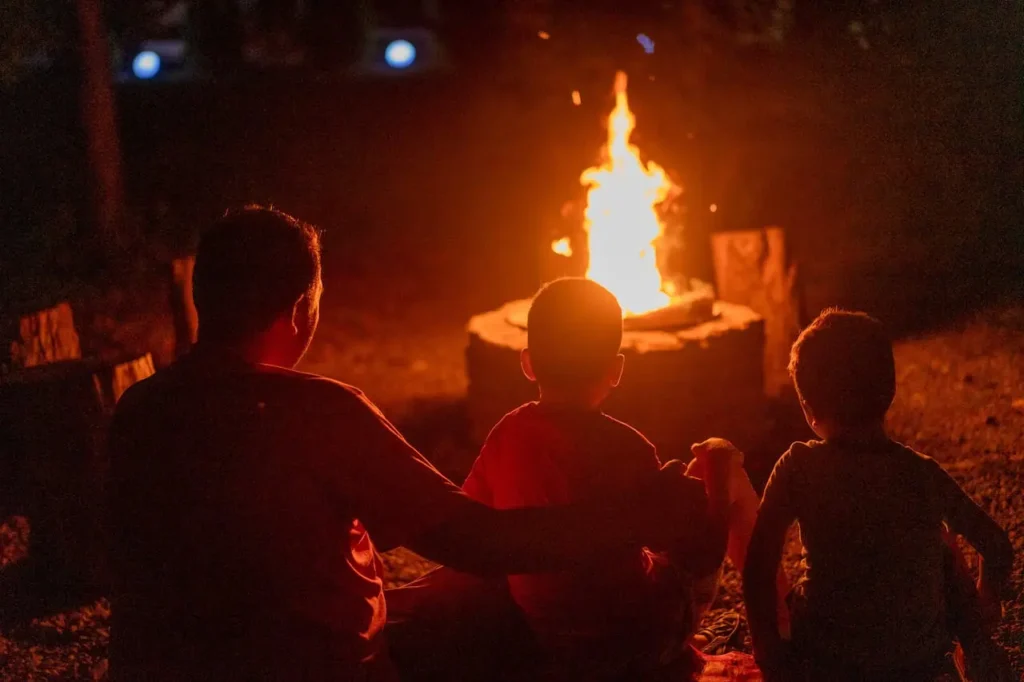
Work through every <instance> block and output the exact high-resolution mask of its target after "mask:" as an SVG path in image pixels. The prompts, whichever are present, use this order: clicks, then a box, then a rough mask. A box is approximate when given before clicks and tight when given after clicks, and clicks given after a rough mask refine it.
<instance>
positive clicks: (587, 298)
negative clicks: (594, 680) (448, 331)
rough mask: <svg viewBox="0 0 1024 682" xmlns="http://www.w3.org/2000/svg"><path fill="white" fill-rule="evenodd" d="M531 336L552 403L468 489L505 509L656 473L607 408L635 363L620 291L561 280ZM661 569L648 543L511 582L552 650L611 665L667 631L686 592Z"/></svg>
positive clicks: (534, 364) (604, 491) (591, 493)
mask: <svg viewBox="0 0 1024 682" xmlns="http://www.w3.org/2000/svg"><path fill="white" fill-rule="evenodd" d="M527 335H528V337H529V338H528V348H527V350H526V351H524V352H523V371H524V373H525V374H526V376H527V377H528V378H529V379H531V380H533V381H536V382H537V384H538V387H539V389H540V400H539V402H536V403H529V404H527V405H524V406H522V407H520V408H519V409H517V410H515V411H513V412H512V413H510V414H508V415H507V416H506V417H505V418H504V419H502V420H501V422H500V423H499V424H498V425H497V426H496V427H495V428H494V430H493V431H492V432H491V434H490V435H489V436H488V438H487V442H486V444H485V445H484V447H483V450H482V451H481V453H480V457H479V458H478V459H477V462H476V464H475V465H474V467H473V470H472V472H471V473H470V475H469V478H468V479H467V481H466V483H465V485H464V486H463V488H464V490H466V492H467V493H468V494H469V495H470V496H472V497H474V498H476V499H477V500H479V501H481V502H484V503H486V504H489V505H491V506H494V507H497V508H510V507H529V506H546V505H555V504H566V503H573V502H580V501H584V500H588V499H600V498H602V497H608V496H615V495H618V494H620V493H621V492H622V491H625V490H627V489H629V488H630V487H631V486H634V485H636V484H637V483H638V481H639V479H641V478H643V477H645V476H651V475H652V474H653V473H655V472H656V471H657V469H658V467H659V464H658V458H657V456H656V454H655V451H654V447H653V446H652V445H651V444H650V443H649V442H648V441H647V440H646V439H645V438H644V437H643V436H641V435H640V434H639V433H637V432H636V431H635V430H634V429H632V428H630V427H629V426H627V425H626V424H623V423H622V422H619V421H616V420H614V419H612V418H611V417H608V416H607V415H605V414H603V413H602V412H601V411H600V405H601V403H602V402H603V401H604V399H605V398H606V397H607V396H608V394H609V393H610V392H611V390H612V389H613V388H614V387H615V386H616V385H617V384H618V381H619V376H620V375H621V372H622V366H623V357H622V356H621V355H620V354H619V345H620V343H621V341H622V309H621V308H620V307H619V304H618V301H616V299H615V297H614V296H613V295H612V294H611V293H610V292H609V291H607V290H606V289H604V288H603V287H601V286H600V285H598V284H597V283H595V282H592V281H590V280H585V279H563V280H557V281H555V282H552V283H551V284H549V285H547V286H545V287H544V288H542V289H541V290H540V292H539V293H538V294H537V296H536V297H535V298H534V300H533V303H532V305H531V306H530V312H529V316H528V320H527ZM699 503H700V506H701V509H703V508H704V504H705V502H704V501H703V500H701V501H699ZM587 531H588V529H585V528H582V529H580V532H581V534H585V533H586V532H587ZM656 560H657V561H656ZM660 565H661V562H660V557H656V556H655V555H652V554H650V553H648V552H646V551H645V550H642V549H640V548H639V547H638V548H636V549H634V550H628V551H624V552H623V553H621V554H619V555H617V556H605V557H595V560H594V562H593V563H592V564H591V565H589V566H587V567H586V568H585V570H578V571H572V572H562V573H557V574H543V575H517V576H510V578H509V587H510V590H511V592H512V596H513V597H514V598H515V600H516V602H517V603H518V604H519V606H520V607H521V608H522V610H523V612H524V613H525V614H526V616H527V618H528V620H529V621H530V623H531V625H532V626H533V629H534V631H535V632H536V633H537V634H538V635H539V636H540V637H539V638H540V640H541V643H542V645H543V646H544V647H545V648H548V649H554V650H558V653H559V655H558V658H559V659H560V660H563V661H566V660H572V661H579V662H585V665H587V666H588V667H591V668H593V669H598V670H599V669H602V668H605V669H607V668H610V667H614V666H616V665H619V664H620V663H623V664H626V661H629V660H632V659H633V658H634V654H641V655H646V653H647V652H650V651H654V650H656V649H657V647H658V646H659V645H660V641H659V640H660V638H661V637H663V636H666V635H665V633H667V632H668V630H669V628H667V627H665V623H664V622H662V617H661V615H660V614H662V613H663V612H665V611H666V610H667V609H666V605H675V606H677V607H678V604H679V603H680V600H679V599H675V600H673V599H670V598H666V597H665V596H664V595H655V594H654V592H655V591H656V589H658V588H657V586H658V585H659V584H661V585H668V584H669V583H670V582H671V581H667V580H659V579H657V577H658V576H659V575H661V574H659V572H658V571H656V570H655V569H657V568H658V567H660ZM665 589H669V588H665ZM655 658H656V656H655ZM573 665H575V663H573Z"/></svg>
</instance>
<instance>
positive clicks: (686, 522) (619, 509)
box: [406, 462, 707, 574]
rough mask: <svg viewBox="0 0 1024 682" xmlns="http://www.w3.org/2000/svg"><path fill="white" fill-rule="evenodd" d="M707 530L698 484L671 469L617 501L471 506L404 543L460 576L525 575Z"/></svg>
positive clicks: (672, 466) (674, 467)
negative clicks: (551, 505)
mask: <svg viewBox="0 0 1024 682" xmlns="http://www.w3.org/2000/svg"><path fill="white" fill-rule="evenodd" d="M706 523H707V498H706V497H705V495H704V489H703V484H701V483H700V482H699V481H697V480H695V479H692V478H686V477H684V476H683V475H682V471H681V468H680V467H679V463H678V462H676V463H670V464H668V465H666V468H664V469H663V470H662V471H660V472H659V473H658V474H656V475H653V476H652V477H651V479H650V481H648V482H646V483H645V484H644V485H641V486H640V487H638V488H637V489H635V490H632V491H630V492H629V493H627V494H625V495H623V496H621V497H619V498H617V499H611V500H600V501H594V502H586V503H577V504H572V505H565V506H554V507H526V508H521V509H505V510H495V509H491V508H489V507H485V506H483V505H477V504H476V503H471V506H466V507H464V508H461V509H458V510H456V511H455V512H454V513H453V514H452V515H451V516H450V518H449V519H447V520H445V521H444V522H442V523H439V524H438V525H436V526H433V527H431V528H428V529H426V530H424V531H422V532H420V533H418V534H416V535H415V536H413V537H411V538H410V539H409V541H408V542H407V543H406V544H407V545H408V546H409V547H410V548H411V549H413V550H414V551H416V552H417V553H419V554H422V555H424V556H426V557H428V558H430V559H433V560H435V561H439V562H441V563H444V564H446V565H448V566H451V567H453V568H456V569H459V570H463V571H468V572H472V573H478V574H506V573H530V572H536V571H551V570H560V569H567V568H573V567H576V566H583V565H587V564H589V563H591V562H592V561H593V560H595V559H597V558H600V557H601V556H603V555H604V554H606V553H607V552H608V551H609V550H615V549H621V548H624V547H631V546H632V547H637V548H639V547H641V546H644V545H654V546H657V545H666V544H668V543H670V542H674V541H679V542H687V541H690V542H694V543H697V542H699V539H700V536H701V532H700V530H701V529H702V528H703V527H704V526H706ZM687 536H689V537H687Z"/></svg>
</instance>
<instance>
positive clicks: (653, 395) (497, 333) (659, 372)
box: [466, 301, 766, 459]
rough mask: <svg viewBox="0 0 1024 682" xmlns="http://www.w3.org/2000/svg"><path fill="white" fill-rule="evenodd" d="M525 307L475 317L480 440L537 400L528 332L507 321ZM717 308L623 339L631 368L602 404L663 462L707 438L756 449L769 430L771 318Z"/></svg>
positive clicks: (470, 368)
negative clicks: (766, 372)
mask: <svg viewBox="0 0 1024 682" xmlns="http://www.w3.org/2000/svg"><path fill="white" fill-rule="evenodd" d="M522 305H524V302H522V301H514V302H512V303H509V304H507V305H506V306H504V307H502V308H500V309H498V310H494V311H491V312H488V313H483V314H481V315H477V316H475V317H473V318H472V319H471V320H470V322H469V330H468V331H469V345H468V347H467V349H466V369H467V374H468V376H469V415H470V419H471V423H472V429H473V436H474V438H475V439H476V440H478V441H482V440H483V439H484V438H485V437H486V435H487V432H488V431H489V430H490V429H491V428H492V427H493V426H494V425H495V424H496V423H497V422H498V420H499V419H500V418H501V417H502V416H503V415H504V414H505V413H506V412H508V411H510V410H512V409H513V408H515V407H517V406H518V405H521V404H523V403H525V402H528V401H530V400H535V399H536V398H537V389H536V387H535V386H533V385H532V384H531V383H530V382H529V381H527V380H526V378H525V377H523V374H522V372H521V371H520V369H519V355H520V353H521V352H522V350H523V348H525V347H526V330H525V329H523V328H522V327H521V326H519V325H516V324H514V323H513V322H512V321H510V320H514V319H515V315H514V314H513V313H514V311H515V309H516V308H518V307H521V306H522ZM714 313H715V317H714V318H713V319H711V320H708V321H706V322H703V323H701V324H697V325H694V326H691V327H685V328H682V329H676V330H664V331H657V330H628V331H626V332H625V334H624V336H623V342H622V352H623V353H624V354H625V356H626V370H625V373H624V375H623V379H622V384H621V385H620V386H619V388H617V389H616V390H615V391H614V392H613V394H612V395H611V397H610V398H609V399H608V401H607V402H606V404H605V406H604V409H605V411H606V412H607V413H608V414H610V415H611V416H613V417H616V418H618V419H622V420H623V421H626V422H628V423H629V424H631V425H632V426H634V427H636V428H637V429H639V430H640V431H641V432H642V433H643V434H644V435H645V436H647V437H648V438H649V439H650V440H651V441H652V442H654V444H655V445H656V446H657V447H658V451H659V453H660V454H661V457H662V459H673V458H682V459H688V458H689V447H690V445H691V444H692V443H694V442H696V441H701V440H704V439H705V438H708V437H710V436H721V437H725V438H729V439H730V440H733V441H734V442H735V443H736V444H737V445H739V446H740V447H741V448H753V447H754V446H756V445H759V443H760V440H761V437H762V435H763V433H764V432H765V428H766V423H765V408H766V403H765V396H764V390H763V384H764V377H763V373H762V368H761V363H762V356H763V354H764V323H763V321H762V319H761V318H760V316H758V315H757V314H756V313H755V312H754V311H753V310H751V309H749V308H746V307H744V306H740V305H734V304H731V303H724V302H722V301H718V302H716V303H715V304H714Z"/></svg>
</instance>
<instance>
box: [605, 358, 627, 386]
mask: <svg viewBox="0 0 1024 682" xmlns="http://www.w3.org/2000/svg"><path fill="white" fill-rule="evenodd" d="M625 366H626V356H625V355H623V354H622V353H619V354H618V355H616V356H615V362H613V363H612V367H611V369H610V370H609V372H608V379H609V381H610V383H611V385H612V387H613V388H614V387H616V386H618V385H619V382H620V381H622V370H623V368H624V367H625Z"/></svg>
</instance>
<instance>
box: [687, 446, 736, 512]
mask: <svg viewBox="0 0 1024 682" xmlns="http://www.w3.org/2000/svg"><path fill="white" fill-rule="evenodd" d="M690 452H692V453H693V456H694V458H695V459H694V462H693V464H691V466H690V469H689V471H688V472H687V473H689V474H690V475H691V476H696V477H698V478H701V479H703V480H704V482H705V484H706V485H707V490H708V495H709V496H712V495H723V496H725V497H727V498H730V499H731V490H730V488H731V486H730V483H731V480H732V478H733V475H734V473H735V472H738V471H741V470H742V467H743V453H742V452H740V450H739V449H738V448H737V447H736V446H735V445H733V444H732V443H730V442H729V441H727V440H725V439H724V438H709V439H707V440H706V441H704V442H703V443H694V444H693V445H692V446H690Z"/></svg>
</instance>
